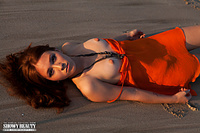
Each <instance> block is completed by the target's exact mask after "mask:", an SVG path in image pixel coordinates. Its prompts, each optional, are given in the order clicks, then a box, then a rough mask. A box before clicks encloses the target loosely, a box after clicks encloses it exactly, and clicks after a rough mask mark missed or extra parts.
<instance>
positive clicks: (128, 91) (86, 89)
mask: <svg viewBox="0 0 200 133" xmlns="http://www.w3.org/2000/svg"><path fill="white" fill-rule="evenodd" d="M77 87H78V88H79V89H80V91H81V92H82V93H83V95H85V96H86V97H87V98H88V99H89V100H91V101H94V102H106V101H110V100H113V99H115V98H116V97H117V96H118V95H119V93H120V90H121V86H117V85H112V84H109V83H106V82H103V81H101V80H98V79H96V78H93V77H90V76H86V77H84V78H82V79H81V80H80V81H79V83H78V84H77ZM187 94H189V96H186V95H187ZM190 99H191V95H190V93H189V90H181V92H178V93H177V94H175V95H173V96H169V95H160V94H156V93H153V92H149V91H145V90H141V89H138V88H134V87H127V86H124V87H123V92H122V94H121V96H120V97H119V99H118V100H131V101H139V102H144V103H186V102H188V100H190Z"/></svg>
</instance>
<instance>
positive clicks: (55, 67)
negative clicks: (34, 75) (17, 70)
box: [35, 51, 76, 81]
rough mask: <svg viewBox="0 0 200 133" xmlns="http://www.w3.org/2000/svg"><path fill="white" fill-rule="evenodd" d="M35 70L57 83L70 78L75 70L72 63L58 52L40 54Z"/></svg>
mask: <svg viewBox="0 0 200 133" xmlns="http://www.w3.org/2000/svg"><path fill="white" fill-rule="evenodd" d="M35 68H36V70H37V71H38V72H39V74H40V75H41V76H43V77H44V78H46V79H48V80H52V81H59V80H64V79H66V78H68V77H70V76H71V75H72V74H73V73H74V72H75V69H76V66H75V63H74V61H73V60H72V59H71V58H70V57H68V56H67V55H65V54H63V53H61V52H59V51H46V52H44V53H43V54H42V56H41V57H40V59H39V60H38V62H37V64H36V65H35Z"/></svg>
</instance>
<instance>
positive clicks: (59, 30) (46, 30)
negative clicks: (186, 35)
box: [0, 0, 200, 133]
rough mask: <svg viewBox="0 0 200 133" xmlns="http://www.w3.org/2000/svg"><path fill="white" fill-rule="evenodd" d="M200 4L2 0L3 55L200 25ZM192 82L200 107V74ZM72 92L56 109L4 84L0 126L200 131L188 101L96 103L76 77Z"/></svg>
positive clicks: (74, 131) (73, 131)
mask: <svg viewBox="0 0 200 133" xmlns="http://www.w3.org/2000/svg"><path fill="white" fill-rule="evenodd" d="M194 6H195V7H194ZM198 8H200V5H199V1H198V0H187V1H186V0H185V1H184V0H49V1H48V2H47V1H45V0H0V58H4V57H5V56H6V55H7V54H10V53H13V52H16V51H18V50H21V49H23V48H25V47H27V46H28V45H29V44H30V43H31V42H32V43H33V45H38V44H50V45H51V46H56V47H60V46H61V45H62V44H63V43H64V42H66V41H69V42H70V41H76V42H83V41H86V40H87V39H90V38H94V37H98V38H111V37H114V36H117V35H119V34H122V33H123V32H124V31H126V30H131V29H135V28H137V29H140V30H141V31H143V32H144V33H146V34H153V33H156V32H160V31H164V30H167V29H169V28H173V27H177V26H181V27H183V26H190V25H197V24H200V10H199V9H198ZM194 52H200V50H196V51H194ZM1 82H3V80H2V79H1ZM192 88H193V89H194V90H195V91H196V92H197V94H198V96H196V97H193V98H192V100H191V103H192V104H193V105H195V106H196V107H197V108H198V109H200V89H199V88H200V79H197V81H196V82H195V83H193V84H192ZM68 94H69V97H70V99H71V101H72V102H71V105H70V106H69V107H66V108H65V109H64V112H63V113H61V114H56V110H55V109H38V110H36V109H34V108H32V107H30V106H29V105H27V104H25V102H24V101H22V100H20V99H17V98H15V97H11V96H9V95H8V94H7V92H6V88H5V87H3V86H0V122H1V125H0V130H2V128H3V127H2V124H3V122H36V124H37V125H36V129H37V132H42V133H43V132H44V133H46V132H47V131H48V132H49V133H55V132H56V133H78V132H81V133H86V132H87V133H95V132H96V133H106V132H111V133H113V132H114V133H118V132H119V133H121V132H122V133H126V132H130V133H146V132H147V133H163V132H164V133H166V132H170V133H188V132H191V133H192V132H193V133H197V132H200V111H193V110H191V109H190V108H188V106H187V105H181V104H168V105H167V104H165V105H161V104H143V103H139V102H130V101H117V102H114V103H111V104H108V103H93V102H90V101H88V100H87V99H86V98H84V97H83V96H82V95H81V94H80V92H79V91H78V90H77V88H76V87H75V85H74V84H72V83H70V84H69V90H68ZM167 106H169V108H167ZM170 112H172V113H170ZM173 112H175V113H177V114H176V115H180V116H179V118H178V117H176V115H173ZM0 132H1V131H0Z"/></svg>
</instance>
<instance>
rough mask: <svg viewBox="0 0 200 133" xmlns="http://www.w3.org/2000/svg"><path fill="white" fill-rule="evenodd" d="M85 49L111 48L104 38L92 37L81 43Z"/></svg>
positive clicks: (99, 49) (103, 49)
mask: <svg viewBox="0 0 200 133" xmlns="http://www.w3.org/2000/svg"><path fill="white" fill-rule="evenodd" d="M83 45H84V47H85V48H86V49H91V50H94V51H96V50H97V51H105V50H112V49H111V47H110V45H109V44H108V43H107V42H106V41H105V40H104V39H100V38H92V39H89V40H88V41H86V42H84V43H83Z"/></svg>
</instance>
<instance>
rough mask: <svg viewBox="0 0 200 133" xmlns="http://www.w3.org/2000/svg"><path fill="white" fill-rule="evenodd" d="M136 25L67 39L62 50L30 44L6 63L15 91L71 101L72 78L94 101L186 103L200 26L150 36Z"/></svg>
mask: <svg viewBox="0 0 200 133" xmlns="http://www.w3.org/2000/svg"><path fill="white" fill-rule="evenodd" d="M144 36H145V35H144V34H143V33H142V32H141V31H138V30H133V31H130V32H128V33H124V34H122V35H121V36H118V37H115V38H114V39H100V38H94V39H90V40H88V41H86V42H84V43H81V44H72V43H69V42H67V43H65V44H63V46H62V50H61V51H60V50H57V49H56V48H53V47H49V46H48V45H46V46H36V47H28V48H27V49H25V50H24V51H22V52H18V53H15V54H11V55H8V56H7V58H6V60H4V61H2V63H1V64H0V71H1V73H2V75H3V76H4V77H5V79H7V80H8V81H9V83H10V84H11V85H12V87H10V89H9V90H10V92H12V93H13V95H17V96H19V97H21V98H23V99H25V100H26V101H27V102H28V104H30V105H31V106H33V107H34V108H38V107H57V108H63V107H64V106H66V105H68V104H69V99H68V98H67V96H66V86H64V83H65V81H66V79H71V80H72V81H73V82H74V83H75V85H76V86H77V88H78V89H79V90H80V91H81V92H82V94H83V95H84V96H85V97H87V98H88V99H89V100H91V101H93V102H114V101H115V100H131V101H140V102H144V103H186V102H188V101H189V100H190V99H191V97H192V95H196V93H195V91H194V90H192V89H190V85H189V83H190V82H194V81H195V79H196V78H197V77H198V76H199V73H200V65H199V61H198V59H197V57H196V56H194V55H192V54H190V53H189V52H188V51H190V50H193V49H195V48H198V47H199V46H200V26H192V27H184V28H175V29H172V30H169V31H165V32H162V33H159V34H156V35H153V36H150V37H147V38H144Z"/></svg>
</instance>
